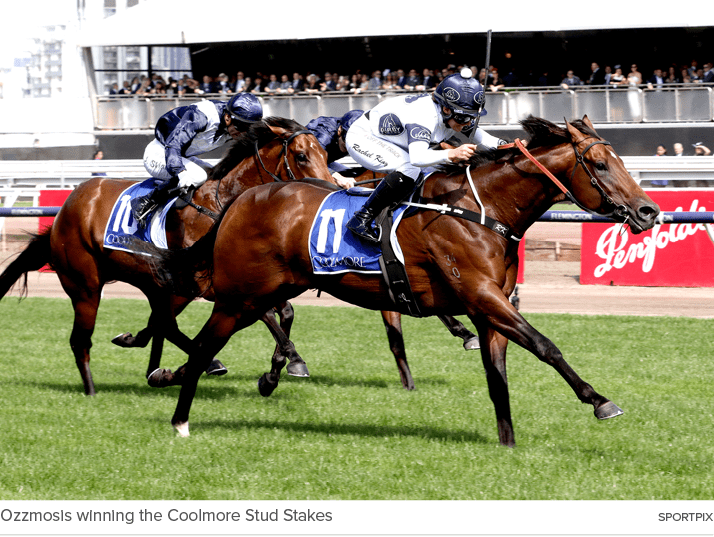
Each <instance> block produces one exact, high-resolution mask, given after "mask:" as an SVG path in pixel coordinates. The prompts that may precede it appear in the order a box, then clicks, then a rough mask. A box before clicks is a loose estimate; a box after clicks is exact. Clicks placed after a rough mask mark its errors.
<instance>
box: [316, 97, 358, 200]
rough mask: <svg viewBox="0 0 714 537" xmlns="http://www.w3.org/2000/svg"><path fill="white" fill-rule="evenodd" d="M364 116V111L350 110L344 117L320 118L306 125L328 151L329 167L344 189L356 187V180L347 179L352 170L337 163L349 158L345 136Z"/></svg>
mask: <svg viewBox="0 0 714 537" xmlns="http://www.w3.org/2000/svg"><path fill="white" fill-rule="evenodd" d="M362 114H364V111H362V110H350V111H349V112H347V113H346V114H345V115H343V116H342V117H326V116H320V117H318V118H316V119H313V120H311V121H310V122H309V123H308V124H307V125H306V127H307V129H308V130H309V131H311V132H312V133H313V134H314V135H315V138H317V141H318V142H320V145H321V146H322V147H323V148H324V149H325V151H327V162H328V167H329V168H330V171H331V172H332V176H333V177H334V178H335V181H336V182H337V184H338V185H340V186H341V187H342V188H352V187H353V186H355V180H354V178H352V177H347V176H346V173H345V172H348V171H349V170H350V168H348V167H347V166H345V165H344V164H341V163H339V162H337V161H338V160H340V159H341V158H343V157H346V156H348V153H347V146H346V145H345V136H347V131H348V130H349V128H350V127H351V126H352V124H353V123H354V122H355V121H356V120H357V119H358V118H359V117H360V116H362ZM343 173H345V176H343V175H342V174H343Z"/></svg>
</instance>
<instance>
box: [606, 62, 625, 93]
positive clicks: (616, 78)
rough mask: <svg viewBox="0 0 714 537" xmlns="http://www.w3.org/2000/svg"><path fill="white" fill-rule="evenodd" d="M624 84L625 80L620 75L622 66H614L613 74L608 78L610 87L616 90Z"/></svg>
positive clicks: (623, 76)
mask: <svg viewBox="0 0 714 537" xmlns="http://www.w3.org/2000/svg"><path fill="white" fill-rule="evenodd" d="M624 84H627V80H625V75H623V74H622V66H621V65H616V66H615V72H614V73H613V74H612V76H611V77H610V86H612V87H615V88H616V87H618V86H622V85H624Z"/></svg>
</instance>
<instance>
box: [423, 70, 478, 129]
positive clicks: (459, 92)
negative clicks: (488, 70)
mask: <svg viewBox="0 0 714 537" xmlns="http://www.w3.org/2000/svg"><path fill="white" fill-rule="evenodd" d="M434 100H435V101H436V102H438V103H439V104H441V105H442V106H445V107H446V108H448V109H449V110H450V114H449V116H448V117H446V118H445V119H446V120H447V121H448V120H449V119H450V118H452V117H453V116H454V115H457V116H468V117H471V118H478V117H480V116H485V115H486V110H484V109H483V107H484V104H485V103H486V95H485V94H484V91H483V86H482V85H481V84H480V83H479V81H478V80H476V79H475V78H473V73H472V72H471V69H468V68H464V69H462V70H461V72H460V73H455V74H453V75H449V76H447V77H446V78H445V79H444V80H442V81H441V83H440V84H439V85H438V86H437V87H436V89H435V90H434Z"/></svg>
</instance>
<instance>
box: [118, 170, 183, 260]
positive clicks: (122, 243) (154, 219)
mask: <svg viewBox="0 0 714 537" xmlns="http://www.w3.org/2000/svg"><path fill="white" fill-rule="evenodd" d="M155 186H156V185H155V179H147V180H146V181H143V182H141V183H137V184H134V185H132V186H130V187H129V188H127V189H126V190H125V191H124V192H122V193H121V194H120V195H119V197H118V198H117V201H116V202H115V203H114V207H113V208H112V212H111V215H110V217H109V220H108V221H107V227H106V229H105V230H104V247H105V248H111V249H112V250H122V251H124V252H133V251H134V250H133V249H132V248H131V244H132V242H134V241H135V240H140V241H143V242H148V243H151V244H154V245H155V246H158V247H159V248H167V247H168V246H167V243H166V214H167V213H168V211H169V209H170V208H171V207H172V206H173V204H174V203H176V199H175V198H174V199H172V200H170V201H169V202H168V203H167V204H166V206H164V207H159V208H157V209H156V210H155V211H154V212H152V213H151V214H149V215H148V217H147V218H148V220H149V221H150V222H151V225H149V226H147V227H145V228H139V226H138V225H137V222H136V220H134V216H133V215H132V212H131V200H132V199H134V198H137V197H140V196H145V195H146V194H147V193H149V192H151V191H152V190H153V189H154V187H155Z"/></svg>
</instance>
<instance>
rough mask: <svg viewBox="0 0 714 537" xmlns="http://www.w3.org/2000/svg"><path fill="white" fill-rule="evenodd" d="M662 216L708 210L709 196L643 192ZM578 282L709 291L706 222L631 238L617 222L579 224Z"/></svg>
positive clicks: (712, 206) (712, 204)
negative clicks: (657, 206) (689, 288)
mask: <svg viewBox="0 0 714 537" xmlns="http://www.w3.org/2000/svg"><path fill="white" fill-rule="evenodd" d="M647 193H648V194H649V195H650V197H651V198H652V199H653V200H654V201H655V202H656V203H657V204H658V205H659V207H660V210H662V211H668V212H699V211H712V210H714V192H713V191H704V190H654V191H648V192H647ZM582 237H583V240H582V246H581V251H580V259H581V261H580V283H582V284H595V285H635V286H646V287H714V229H713V228H712V225H711V224H662V225H656V226H655V227H654V228H653V229H651V230H649V231H645V232H644V233H640V234H639V235H634V234H633V233H631V232H630V231H629V228H627V227H626V226H625V227H623V226H621V225H620V224H583V232H582Z"/></svg>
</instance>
